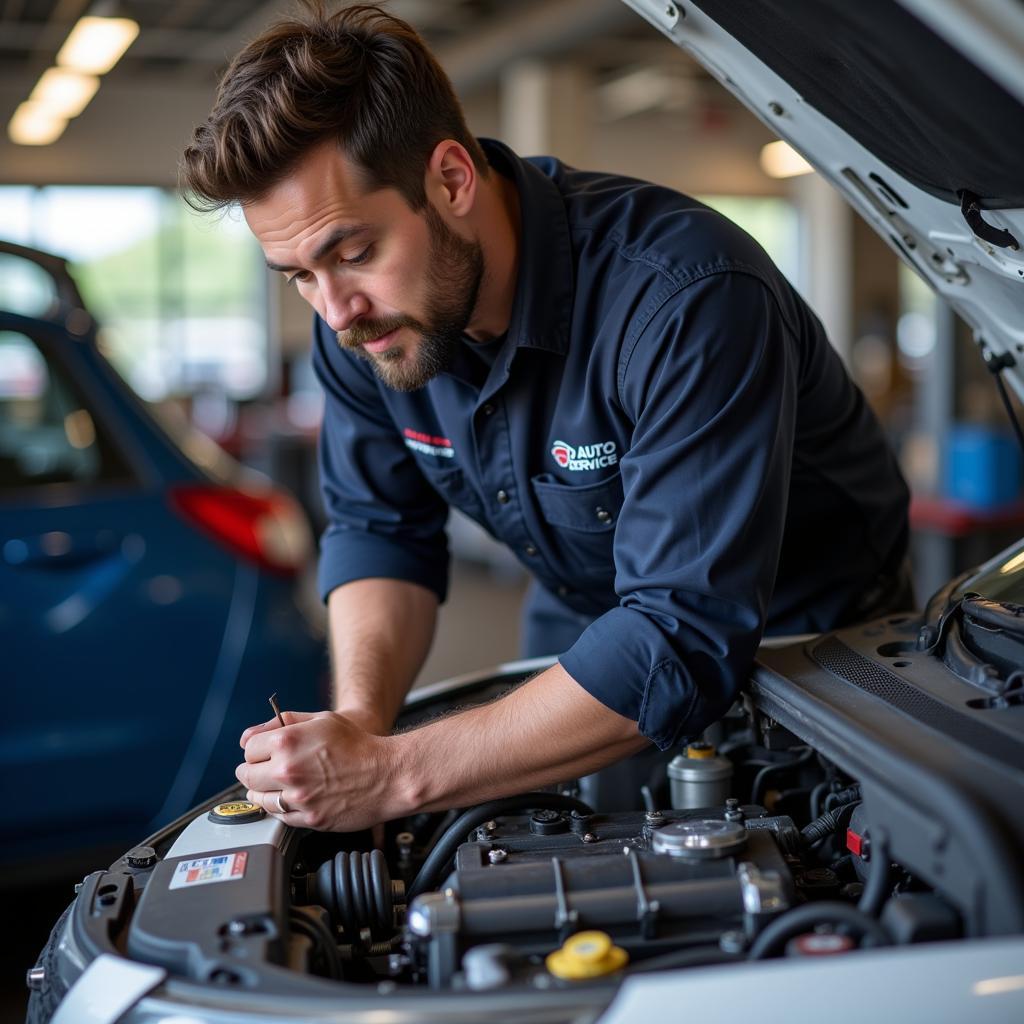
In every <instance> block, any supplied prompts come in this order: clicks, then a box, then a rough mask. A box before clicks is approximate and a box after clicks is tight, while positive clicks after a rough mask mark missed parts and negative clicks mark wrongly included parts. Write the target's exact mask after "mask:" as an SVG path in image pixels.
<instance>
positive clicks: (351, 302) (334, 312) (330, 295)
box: [320, 281, 370, 331]
mask: <svg viewBox="0 0 1024 1024" xmlns="http://www.w3.org/2000/svg"><path fill="white" fill-rule="evenodd" d="M320 294H321V296H322V298H323V306H324V308H323V310H321V312H320V315H321V316H322V317H323V319H324V321H325V322H326V323H327V325H328V326H329V327H330V328H331V330H332V331H347V330H348V329H349V328H350V327H351V326H352V325H353V324H354V323H355V322H356V321H357V320H358V319H359V318H360V317H364V316H366V314H367V313H369V312H370V303H369V301H368V300H367V298H366V296H365V295H363V294H362V293H361V292H359V291H357V290H355V289H351V288H345V287H343V286H342V285H341V284H339V283H338V282H335V281H327V282H324V284H323V285H322V287H321V291H320Z"/></svg>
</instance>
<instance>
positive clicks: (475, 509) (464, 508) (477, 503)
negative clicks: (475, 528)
mask: <svg viewBox="0 0 1024 1024" xmlns="http://www.w3.org/2000/svg"><path fill="white" fill-rule="evenodd" d="M420 468H421V470H422V472H423V475H424V476H425V477H426V478H427V482H428V483H429V484H430V486H431V487H433V488H434V490H435V491H437V493H438V494H440V495H441V497H442V498H444V500H445V501H446V502H448V504H449V505H451V506H453V507H454V508H457V509H459V511H461V512H465V513H466V515H467V516H469V517H470V519H475V520H476V521H477V522H478V523H480V525H481V526H487V518H486V515H485V514H484V503H483V501H481V499H480V495H479V494H477V492H476V491H475V490H474V489H473V487H472V486H471V485H470V483H469V481H468V480H467V479H466V477H465V475H464V474H463V472H462V470H461V469H460V468H459V467H458V466H445V467H443V468H435V467H434V466H429V467H427V466H421V467H420Z"/></svg>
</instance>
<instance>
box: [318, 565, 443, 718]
mask: <svg viewBox="0 0 1024 1024" xmlns="http://www.w3.org/2000/svg"><path fill="white" fill-rule="evenodd" d="M327 607H328V620H329V629H330V641H331V679H332V681H333V684H334V685H333V689H334V701H333V704H334V710H335V711H338V712H340V713H341V714H344V715H346V716H348V717H350V718H352V719H353V720H354V721H355V722H356V723H357V724H359V725H360V726H361V727H362V728H364V729H367V730H368V731H370V732H376V733H386V732H388V731H389V730H390V729H391V726H392V725H393V724H394V720H395V717H396V715H397V714H398V712H399V710H400V709H401V707H402V702H403V701H404V700H405V695H406V694H407V693H408V692H409V687H410V686H412V684H413V681H414V680H415V678H416V674H417V673H418V672H419V670H420V668H421V667H422V665H423V662H424V661H425V660H426V657H427V653H428V652H429V650H430V643H431V640H432V639H433V636H434V623H435V621H436V618H437V596H436V595H435V594H433V593H432V592H431V591H429V590H427V589H426V588H425V587H421V586H419V585H418V584H415V583H407V582H405V581H403V580H392V579H364V580H355V581H353V582H352V583H346V584H345V585H344V586H341V587H338V588H337V589H336V590H333V591H332V592H331V595H330V598H329V599H328V605H327Z"/></svg>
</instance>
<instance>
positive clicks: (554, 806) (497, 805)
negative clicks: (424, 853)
mask: <svg viewBox="0 0 1024 1024" xmlns="http://www.w3.org/2000/svg"><path fill="white" fill-rule="evenodd" d="M541 808H545V809H551V810H555V811H579V812H580V813H581V814H593V813H594V812H593V811H592V810H591V809H590V807H588V806H587V804H585V803H584V802H583V801H582V800H577V799H576V798H575V797H572V796H562V795H561V794H560V793H523V794H522V795H521V796H507V797H503V798H502V799H500V800H490V801H488V802H487V803H485V804H478V805H477V806H476V807H470V808H469V810H467V811H464V812H463V813H462V814H460V815H459V816H458V817H457V818H456V819H455V821H453V822H452V824H451V825H450V826H449V828H448V830H447V831H446V832H445V834H444V835H443V836H441V838H440V839H439V840H438V841H437V845H436V846H435V847H434V848H433V849H432V850H431V851H430V855H429V856H428V857H427V859H426V860H425V861H424V862H423V867H421V868H420V873H419V874H418V875H417V876H416V879H415V880H414V881H413V883H412V885H411V886H410V887H409V892H408V893H407V894H406V902H407V903H412V901H413V900H414V899H415V898H416V897H417V896H419V895H420V894H421V893H424V892H426V891H427V890H428V889H434V888H436V887H437V886H438V885H439V884H440V881H441V878H442V877H443V874H444V868H445V866H446V865H447V864H448V861H450V860H451V859H452V857H453V856H454V854H455V851H456V850H457V849H458V848H459V846H461V845H462V843H464V842H465V841H466V836H467V835H469V833H470V832H472V831H473V829H475V828H477V827H478V826H479V825H482V824H483V823H484V822H485V821H490V820H491V819H492V818H498V817H501V815H503V814H515V813H516V812H517V811H534V810H539V809H541Z"/></svg>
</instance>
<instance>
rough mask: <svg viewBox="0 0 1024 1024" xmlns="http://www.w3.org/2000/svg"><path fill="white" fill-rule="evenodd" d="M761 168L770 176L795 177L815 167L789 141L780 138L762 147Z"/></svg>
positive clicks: (808, 172)
mask: <svg viewBox="0 0 1024 1024" xmlns="http://www.w3.org/2000/svg"><path fill="white" fill-rule="evenodd" d="M761 170H762V171H764V173H765V174H767V175H768V176H769V177H770V178H795V177H796V176H797V175H798V174H810V173H811V172H812V171H813V170H814V168H813V167H812V166H811V165H810V164H809V163H808V162H807V161H806V160H805V159H804V158H803V157H802V156H801V155H800V154H799V153H798V152H797V151H796V150H795V149H794V148H793V147H792V146H791V145H790V144H789V143H788V142H783V141H781V140H779V141H778V142H769V143H768V145H767V146H764V147H763V148H762V149H761Z"/></svg>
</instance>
